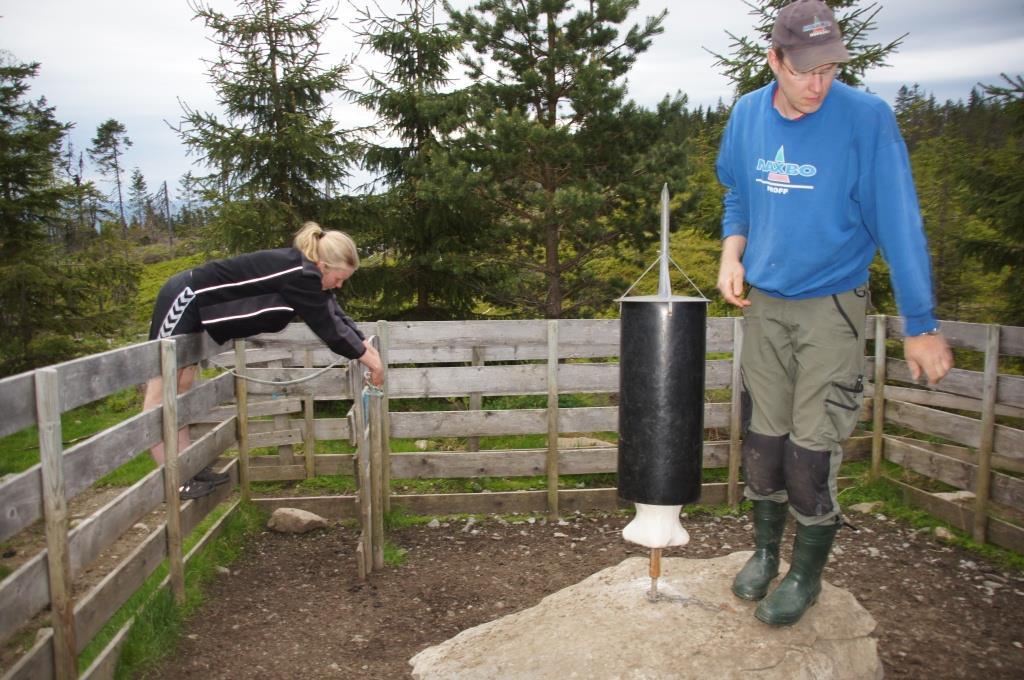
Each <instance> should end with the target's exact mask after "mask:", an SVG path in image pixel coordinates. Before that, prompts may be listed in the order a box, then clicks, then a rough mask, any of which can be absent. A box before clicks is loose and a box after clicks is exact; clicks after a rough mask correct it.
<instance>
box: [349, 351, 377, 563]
mask: <svg viewBox="0 0 1024 680" xmlns="http://www.w3.org/2000/svg"><path fill="white" fill-rule="evenodd" d="M348 385H349V393H350V394H351V395H352V416H353V418H352V420H353V422H352V431H353V434H354V435H355V444H356V456H355V461H356V480H357V484H358V485H359V493H358V496H357V500H358V502H359V525H360V528H361V529H362V535H361V536H360V537H359V547H358V548H357V549H356V553H357V556H358V558H359V559H358V560H357V561H358V563H359V578H361V579H365V578H366V576H367V575H368V574H370V573H372V572H373V515H372V512H373V504H374V501H373V489H372V488H371V486H372V482H371V479H370V442H369V441H367V436H366V426H367V418H368V414H367V413H366V409H365V408H363V371H362V365H361V364H360V363H359V360H357V359H353V360H352V361H350V362H348Z"/></svg>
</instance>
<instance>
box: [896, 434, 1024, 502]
mask: <svg viewBox="0 0 1024 680" xmlns="http://www.w3.org/2000/svg"><path fill="white" fill-rule="evenodd" d="M885 439H886V443H885V454H886V459H888V460H890V461H892V462H893V463H896V464H897V465H900V466H902V467H905V468H907V469H910V470H913V471H914V472H917V473H919V474H922V475H925V476H926V477H930V478H931V479H936V480H938V481H940V482H943V483H945V484H949V485H951V486H955V487H956V488H958V489H965V490H970V489H972V488H973V487H974V486H975V485H976V483H977V482H976V479H977V469H978V468H977V466H976V465H974V464H973V463H972V462H971V461H968V460H962V459H960V458H955V457H952V456H946V455H943V454H942V453H939V452H937V451H933V450H931V449H929V448H926V446H927V443H926V442H918V443H915V442H913V441H911V440H908V439H904V438H895V437H892V436H889V435H886V438H885ZM991 492H992V495H991V498H992V500H993V501H995V502H996V503H1001V504H1003V505H1006V506H1010V507H1013V508H1019V509H1022V510H1024V480H1022V479H1019V478H1017V477H1013V476H1011V475H1004V474H1002V473H999V472H993V473H992V480H991Z"/></svg>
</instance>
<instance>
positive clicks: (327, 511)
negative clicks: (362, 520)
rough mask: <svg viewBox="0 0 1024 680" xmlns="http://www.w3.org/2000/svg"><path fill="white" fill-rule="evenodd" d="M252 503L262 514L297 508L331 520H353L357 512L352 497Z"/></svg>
mask: <svg viewBox="0 0 1024 680" xmlns="http://www.w3.org/2000/svg"><path fill="white" fill-rule="evenodd" d="M252 502H253V504H255V505H256V507H258V508H260V509H261V510H263V511H264V512H274V510H277V509H278V508H298V509H299V510H308V511H309V512H315V513H316V514H318V515H320V516H321V517H325V518H327V519H332V520H336V519H354V518H356V517H358V512H359V511H358V509H357V508H356V499H355V497H354V496H286V497H283V498H254V499H252Z"/></svg>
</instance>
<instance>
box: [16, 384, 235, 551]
mask: <svg viewBox="0 0 1024 680" xmlns="http://www.w3.org/2000/svg"><path fill="white" fill-rule="evenodd" d="M226 387H230V382H226V381H224V380H223V377H218V378H215V379H213V380H210V381H208V382H206V383H204V384H203V385H201V386H199V387H197V388H195V389H193V390H190V391H189V392H188V393H186V394H185V395H182V396H181V397H179V398H178V400H177V404H178V425H179V426H183V425H185V424H187V423H188V422H189V421H188V416H189V414H191V413H194V412H195V411H197V410H200V409H202V408H205V407H206V405H207V404H210V403H212V402H213V401H214V400H215V399H218V398H224V397H225V396H226V395H229V394H230V393H229V392H228V390H227V389H225V388H226ZM33 399H34V397H33ZM183 411H184V415H183V413H182V412H183ZM161 418H162V416H161V410H160V409H152V410H150V411H149V412H146V413H140V414H138V415H135V416H132V417H130V418H127V419H126V420H124V421H122V422H120V423H118V424H116V425H113V426H111V427H109V428H107V429H106V430H103V431H102V432H99V433H97V434H95V435H93V436H92V437H90V438H89V439H87V440H85V441H83V442H80V443H78V444H76V445H74V446H72V447H71V448H69V449H67V450H66V451H65V452H64V457H63V465H64V479H65V492H66V494H67V498H68V499H69V500H70V499H72V498H75V497H76V496H77V495H78V494H79V493H81V492H82V491H83V490H85V489H87V488H89V487H90V486H92V484H93V483H94V482H95V481H96V480H98V479H99V478H100V477H102V476H103V475H105V474H107V473H108V472H110V471H112V470H115V469H117V468H118V467H120V466H121V465H123V464H125V463H127V462H128V461H129V460H131V459H132V458H134V457H135V456H137V455H138V454H139V453H140V452H142V451H145V450H146V449H148V448H150V447H151V446H153V444H155V443H157V442H158V441H160V440H161V438H162V432H161V427H162V425H161V422H162V421H161ZM40 479H41V477H40V466H39V465H35V466H33V467H31V468H29V469H28V470H26V471H24V472H22V473H20V474H19V475H16V476H15V477H13V478H12V479H10V480H8V481H7V482H5V483H4V484H2V485H0V498H2V499H3V500H4V510H3V512H2V513H0V540H6V539H7V538H10V537H11V536H13V535H14V534H16V533H18V532H19V531H21V530H22V529H24V528H25V527H27V526H28V525H29V524H31V523H32V522H34V521H36V520H37V519H39V518H40V517H42V496H41V492H40V488H41V487H40Z"/></svg>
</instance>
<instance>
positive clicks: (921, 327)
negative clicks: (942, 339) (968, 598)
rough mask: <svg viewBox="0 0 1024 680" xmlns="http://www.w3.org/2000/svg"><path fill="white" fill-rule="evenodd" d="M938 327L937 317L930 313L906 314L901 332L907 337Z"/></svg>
mask: <svg viewBox="0 0 1024 680" xmlns="http://www.w3.org/2000/svg"><path fill="white" fill-rule="evenodd" d="M938 327H939V321H938V319H936V318H935V317H934V316H932V315H931V314H923V315H921V316H908V317H906V318H905V322H904V324H903V334H904V335H905V336H906V337H908V338H909V337H913V336H915V335H923V334H925V333H928V332H929V331H934V330H936V329H938Z"/></svg>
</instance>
